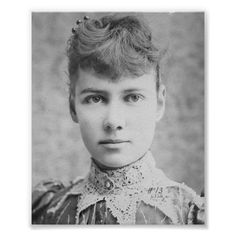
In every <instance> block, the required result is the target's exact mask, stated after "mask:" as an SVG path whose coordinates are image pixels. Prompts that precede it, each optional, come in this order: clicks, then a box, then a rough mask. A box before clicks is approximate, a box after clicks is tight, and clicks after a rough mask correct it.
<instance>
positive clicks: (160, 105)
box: [156, 84, 166, 122]
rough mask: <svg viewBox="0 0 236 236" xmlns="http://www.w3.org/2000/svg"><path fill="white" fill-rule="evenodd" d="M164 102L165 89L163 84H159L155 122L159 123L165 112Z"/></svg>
mask: <svg viewBox="0 0 236 236" xmlns="http://www.w3.org/2000/svg"><path fill="white" fill-rule="evenodd" d="M165 101H166V88H165V86H164V85H163V84H160V86H159V90H158V94H157V114H156V122H158V121H160V119H161V118H162V117H163V115H164V112H165Z"/></svg>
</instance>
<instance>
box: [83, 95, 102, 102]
mask: <svg viewBox="0 0 236 236" xmlns="http://www.w3.org/2000/svg"><path fill="white" fill-rule="evenodd" d="M85 101H86V103H100V102H103V101H104V98H103V97H102V96H100V95H91V96H88V97H86V98H85Z"/></svg>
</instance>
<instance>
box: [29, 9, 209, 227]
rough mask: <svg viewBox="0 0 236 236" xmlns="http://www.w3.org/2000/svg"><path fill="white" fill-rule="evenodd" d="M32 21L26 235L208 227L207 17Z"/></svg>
mask: <svg viewBox="0 0 236 236" xmlns="http://www.w3.org/2000/svg"><path fill="white" fill-rule="evenodd" d="M31 20H32V25H31V37H32V166H31V167H32V186H31V188H32V196H31V198H32V201H31V202H32V206H31V208H32V209H31V224H32V225H33V226H34V225H106V224H109V225H152V226H153V225H154V226H155V225H156V226H159V225H170V226H169V227H171V226H173V225H174V226H177V225H178V226H182V225H191V226H192V225H198V226H199V227H205V226H206V224H207V220H206V219H207V216H206V212H207V207H208V206H207V200H206V199H207V197H208V196H207V186H206V174H207V173H206V172H207V170H206V168H205V167H206V155H205V12H204V11H188V12H178V11H176V12H132V11H131V12H98V11H96V12H95V11H94V12H92V11H90V12H40V11H33V12H32V13H31Z"/></svg>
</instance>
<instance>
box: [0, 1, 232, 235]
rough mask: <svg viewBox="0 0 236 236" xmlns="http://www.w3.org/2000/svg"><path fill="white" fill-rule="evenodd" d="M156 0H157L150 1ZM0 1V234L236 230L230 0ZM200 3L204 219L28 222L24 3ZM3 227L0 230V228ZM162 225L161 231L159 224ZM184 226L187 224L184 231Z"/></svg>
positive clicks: (37, 6)
mask: <svg viewBox="0 0 236 236" xmlns="http://www.w3.org/2000/svg"><path fill="white" fill-rule="evenodd" d="M155 2H157V3H155ZM155 2H154V1H148V0H145V1H142V3H141V4H140V3H138V1H137V0H136V1H127V0H119V1H116V2H115V1H102V0H98V1H94V2H93V1H92V0H87V1H83V2H82V1H78V0H75V1H70V0H63V1H51V2H49V1H48V0H47V1H46V0H41V1H39V0H38V1H34V2H33V1H11V0H8V1H4V3H1V14H0V32H1V36H0V42H1V44H0V48H1V49H0V55H1V57H0V58H1V63H0V65H1V73H0V78H1V83H0V85H1V92H0V95H1V99H0V108H1V122H0V125H1V126H0V138H1V140H0V141H1V142H0V143H1V159H0V160H1V165H0V166H1V171H0V174H1V186H0V188H1V194H0V196H1V198H0V202H1V207H0V210H1V212H0V222H1V227H0V232H1V235H19V234H21V233H22V235H29V234H31V233H32V234H36V235H39V234H44V236H46V235H57V236H60V235H64V234H65V233H67V232H68V231H70V234H71V235H80V234H81V235H82V234H85V233H86V234H87V233H89V234H96V235H111V234H117V235H121V234H124V233H130V234H133V235H137V234H142V235H143V234H145V233H147V234H149V235H154V234H155V235H156V234H160V233H165V234H167V235H170V234H173V233H174V234H175V235H181V236H184V235H187V234H188V235H189V234H190V233H191V235H192V236H194V235H199V234H202V235H206V234H210V235H211V234H212V235H215V234H218V233H219V234H224V235H227V234H228V233H229V235H231V232H234V231H235V226H234V224H235V222H234V221H235V220H234V219H235V216H234V213H235V210H236V209H235V202H234V201H235V180H236V178H235V173H236V171H235V166H236V165H235V159H236V155H235V154H236V153H235V147H236V145H235V143H234V141H235V137H234V136H235V131H236V129H235V128H236V127H235V123H236V115H235V107H236V106H235V101H236V99H235V94H236V92H235V89H236V86H235V81H236V77H235V68H236V60H235V55H236V54H235V53H236V50H235V49H236V47H235V45H236V37H235V22H236V19H235V18H236V14H235V6H234V5H233V1H230V0H225V1H221V2H219V1H212V2H211V1H206V0H198V1H195V2H193V1H191V2H190V1H187V0H185V1H174V0H173V1H170V0H165V1H155ZM99 10H100V11H153V12H157V11H171V12H173V11H205V12H206V30H207V31H206V79H207V81H208V82H207V83H206V97H207V99H206V101H207V104H206V105H207V106H206V111H207V113H206V115H207V122H206V134H207V150H206V151H207V156H208V157H207V158H208V161H207V173H208V174H207V176H208V178H207V182H208V190H207V192H208V194H209V198H208V203H209V212H208V213H209V216H208V227H207V228H205V229H202V228H201V230H200V231H199V230H198V229H194V228H193V227H191V228H187V229H183V228H177V227H174V228H170V227H115V228H114V227H92V228H91V229H88V228H80V227H58V228H57V227H52V228H51V227H46V228H43V227H41V228H40V227H35V228H32V227H31V226H30V208H29V203H30V187H31V36H30V34H31V15H30V14H31V11H99ZM4 231H5V232H4ZM163 231H165V232H163ZM190 231H191V232H190Z"/></svg>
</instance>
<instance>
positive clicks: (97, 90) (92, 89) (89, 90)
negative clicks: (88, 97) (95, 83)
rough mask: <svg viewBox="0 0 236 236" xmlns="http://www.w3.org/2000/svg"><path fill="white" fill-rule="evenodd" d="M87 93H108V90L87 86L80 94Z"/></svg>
mask: <svg viewBox="0 0 236 236" xmlns="http://www.w3.org/2000/svg"><path fill="white" fill-rule="evenodd" d="M86 93H103V94H104V93H105V94H106V93H107V91H105V90H100V89H94V88H86V89H83V90H82V91H81V92H80V94H86Z"/></svg>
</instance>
